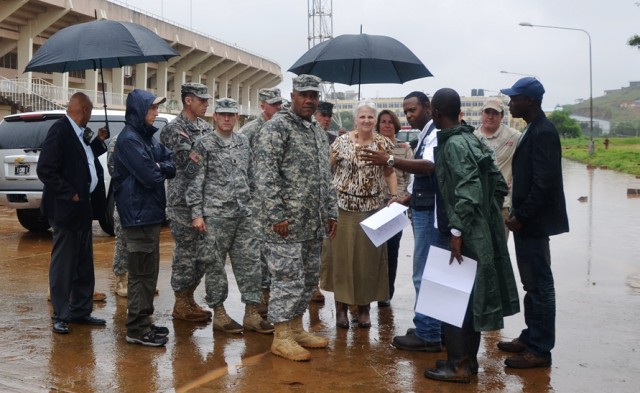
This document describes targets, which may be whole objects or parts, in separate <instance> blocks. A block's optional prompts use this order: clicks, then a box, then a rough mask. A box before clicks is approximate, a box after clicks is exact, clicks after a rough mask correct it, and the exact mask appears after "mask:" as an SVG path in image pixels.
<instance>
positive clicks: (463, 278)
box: [416, 246, 478, 327]
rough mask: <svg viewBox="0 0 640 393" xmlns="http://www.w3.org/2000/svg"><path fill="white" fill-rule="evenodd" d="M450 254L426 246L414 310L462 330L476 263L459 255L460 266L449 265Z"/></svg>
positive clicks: (456, 263)
mask: <svg viewBox="0 0 640 393" xmlns="http://www.w3.org/2000/svg"><path fill="white" fill-rule="evenodd" d="M450 257H451V251H447V250H444V249H442V248H439V247H434V246H430V247H429V257H428V258H427V264H426V265H425V268H424V273H423V274H422V281H421V283H420V291H419V292H418V301H417V302H416V311H417V312H419V313H420V314H424V315H428V316H430V317H432V318H435V319H438V320H440V321H442V322H446V323H448V324H451V325H454V326H457V327H462V322H463V321H464V314H465V312H466V310H467V305H468V304H469V296H470V295H471V290H472V289H473V283H474V281H475V279H476V270H477V268H478V262H477V261H475V260H473V259H471V258H469V257H465V256H463V257H462V258H463V260H462V264H459V263H458V261H455V260H454V261H453V263H452V264H451V265H450V264H449V258H450Z"/></svg>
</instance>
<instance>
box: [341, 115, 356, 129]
mask: <svg viewBox="0 0 640 393" xmlns="http://www.w3.org/2000/svg"><path fill="white" fill-rule="evenodd" d="M339 115H340V118H341V119H342V128H344V129H345V130H347V131H351V130H353V112H352V111H340V112H339Z"/></svg>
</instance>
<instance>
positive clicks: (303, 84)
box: [293, 74, 322, 92]
mask: <svg viewBox="0 0 640 393" xmlns="http://www.w3.org/2000/svg"><path fill="white" fill-rule="evenodd" d="M320 83H322V79H320V78H318V77H317V76H315V75H308V74H302V75H298V76H296V77H295V78H293V90H295V91H317V92H320Z"/></svg>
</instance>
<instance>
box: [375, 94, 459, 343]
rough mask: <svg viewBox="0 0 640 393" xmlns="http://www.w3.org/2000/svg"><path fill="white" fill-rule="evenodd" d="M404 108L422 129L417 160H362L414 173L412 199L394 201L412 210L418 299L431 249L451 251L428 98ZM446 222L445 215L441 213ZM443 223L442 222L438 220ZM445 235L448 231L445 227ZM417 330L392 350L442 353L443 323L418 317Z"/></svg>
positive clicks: (412, 98)
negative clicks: (440, 227)
mask: <svg viewBox="0 0 640 393" xmlns="http://www.w3.org/2000/svg"><path fill="white" fill-rule="evenodd" d="M402 108H403V110H404V113H405V115H406V117H407V121H408V122H409V124H410V125H411V127H413V128H415V129H421V130H422V132H421V133H420V135H419V137H418V146H417V148H416V153H415V155H414V158H411V159H408V158H400V157H397V158H396V157H394V156H390V155H388V154H387V153H385V152H382V151H372V150H365V154H368V155H366V156H364V157H363V160H364V161H366V162H368V163H369V164H370V165H387V166H389V167H395V168H398V169H400V170H402V171H405V172H409V173H412V174H413V175H414V179H413V181H412V182H411V184H410V185H409V192H411V195H410V196H408V197H406V198H403V199H401V200H395V199H392V200H391V202H394V201H395V202H399V203H402V204H405V205H407V204H408V205H409V206H410V207H411V216H412V221H413V237H414V242H415V245H414V252H413V285H414V287H415V290H416V296H417V294H418V291H419V289H420V283H421V281H422V273H423V271H424V267H425V264H426V262H427V256H428V254H429V246H431V245H434V246H436V247H440V248H444V249H449V236H448V234H447V233H441V232H440V231H438V228H437V226H436V225H435V222H434V221H435V219H436V193H437V183H436V179H435V173H434V171H435V164H434V155H435V154H434V148H435V147H436V146H437V144H438V140H437V138H436V133H437V132H438V131H439V130H438V129H436V128H435V125H434V124H433V121H432V120H431V108H430V103H429V97H427V95H426V94H424V93H422V92H418V91H414V92H412V93H409V94H408V95H407V96H406V97H405V98H404V101H403V103H402ZM438 216H440V217H441V218H443V219H446V218H445V214H444V213H443V212H442V213H441V212H440V211H439V212H438ZM438 221H440V219H438ZM444 229H445V232H446V231H447V229H446V225H444ZM413 323H414V324H415V326H416V327H415V329H408V330H407V334H406V335H404V336H396V337H394V339H393V346H395V347H396V348H399V349H404V350H407V351H421V352H440V351H441V350H442V348H441V345H440V340H441V339H440V321H438V320H437V319H433V318H431V317H428V316H426V315H423V314H420V313H416V314H415V316H414V318H413Z"/></svg>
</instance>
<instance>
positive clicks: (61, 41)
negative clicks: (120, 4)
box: [25, 19, 179, 127]
mask: <svg viewBox="0 0 640 393" xmlns="http://www.w3.org/2000/svg"><path fill="white" fill-rule="evenodd" d="M178 55H179V53H178V52H176V50H175V49H173V48H172V47H170V46H169V45H168V44H167V43H166V42H165V41H164V40H163V39H162V38H161V37H159V36H158V35H157V34H155V33H154V32H152V31H151V30H149V29H147V28H146V27H144V26H140V25H137V24H135V23H129V22H119V21H112V20H104V19H101V20H95V21H92V22H87V23H81V24H77V25H73V26H69V27H66V28H64V29H62V30H60V31H58V32H57V33H55V34H54V35H52V36H51V37H50V38H49V39H48V40H47V41H46V42H45V43H44V45H42V46H41V47H40V49H38V51H37V52H36V54H35V55H34V56H33V58H32V59H31V61H30V62H29V64H27V67H26V68H25V72H27V71H48V72H69V71H79V70H87V69H93V70H96V69H100V75H101V77H102V86H103V89H102V96H103V100H104V110H105V118H106V114H107V113H106V112H107V100H106V94H105V92H104V75H103V74H102V69H103V68H118V67H122V66H125V65H131V64H140V63H148V62H160V61H166V60H167V59H169V58H171V57H173V56H178ZM107 127H108V123H107Z"/></svg>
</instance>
